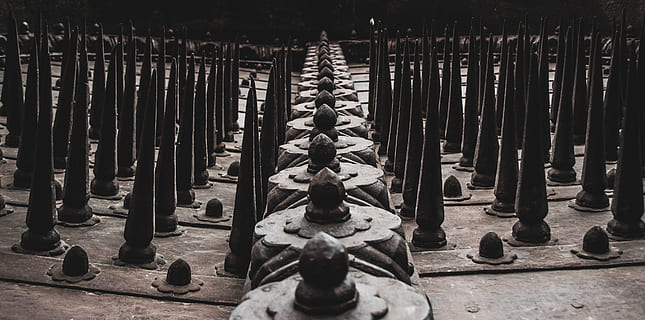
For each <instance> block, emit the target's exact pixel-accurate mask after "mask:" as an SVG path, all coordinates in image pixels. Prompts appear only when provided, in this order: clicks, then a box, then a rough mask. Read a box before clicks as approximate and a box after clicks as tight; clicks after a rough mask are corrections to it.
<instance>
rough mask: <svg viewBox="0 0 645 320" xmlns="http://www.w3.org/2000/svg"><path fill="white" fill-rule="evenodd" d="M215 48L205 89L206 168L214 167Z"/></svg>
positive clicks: (215, 143)
mask: <svg viewBox="0 0 645 320" xmlns="http://www.w3.org/2000/svg"><path fill="white" fill-rule="evenodd" d="M216 66H217V48H215V49H214V50H213V53H212V56H211V67H210V70H209V72H208V79H207V80H206V82H207V85H208V86H207V88H206V156H207V157H208V167H209V168H210V167H213V166H215V164H216V162H217V160H216V158H217V156H216V147H217V140H216V133H215V132H216V131H217V130H216V117H215V113H216V111H215V105H216V102H215V99H216V93H215V92H216V91H217V68H216Z"/></svg>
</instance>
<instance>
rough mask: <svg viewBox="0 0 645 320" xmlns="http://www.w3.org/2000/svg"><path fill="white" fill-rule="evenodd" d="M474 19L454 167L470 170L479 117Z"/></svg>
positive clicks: (469, 39) (471, 25)
mask: <svg viewBox="0 0 645 320" xmlns="http://www.w3.org/2000/svg"><path fill="white" fill-rule="evenodd" d="M473 20H474V19H471V22H470V34H469V36H468V70H467V73H466V102H465V106H464V137H463V142H462V145H461V158H460V159H459V164H458V165H457V167H456V169H459V170H467V171H472V170H473V169H472V167H473V158H474V157H475V146H476V145H477V134H478V131H479V117H478V111H477V103H478V102H477V100H478V99H479V93H478V89H479V88H478V86H479V70H478V67H479V66H478V64H479V61H478V58H477V49H476V43H475V36H474V34H473V24H474V21H473Z"/></svg>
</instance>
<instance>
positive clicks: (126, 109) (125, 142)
mask: <svg viewBox="0 0 645 320" xmlns="http://www.w3.org/2000/svg"><path fill="white" fill-rule="evenodd" d="M129 29H130V31H129V32H128V47H127V62H126V67H125V86H124V88H123V105H122V106H121V110H119V111H120V114H119V121H118V122H119V123H118V126H119V131H118V133H117V142H116V143H117V150H118V152H117V177H120V178H130V177H134V171H135V168H134V160H135V145H134V142H135V140H134V137H135V122H134V121H135V103H136V102H135V95H136V81H137V69H136V68H137V44H136V42H135V40H134V34H133V32H134V31H133V29H134V28H133V26H132V23H130V25H129ZM146 50H147V49H146ZM144 66H145V61H144ZM145 77H146V76H144V68H142V70H141V82H140V89H139V99H138V103H140V104H142V103H143V99H142V98H141V92H142V91H143V89H141V88H143V86H144V81H145ZM138 109H142V108H140V107H139V108H138ZM137 111H138V112H139V113H143V112H142V111H141V110H137ZM138 118H139V117H137V119H138ZM139 129H140V128H139ZM138 133H139V131H137V134H138Z"/></svg>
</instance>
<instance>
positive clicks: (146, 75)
mask: <svg viewBox="0 0 645 320" xmlns="http://www.w3.org/2000/svg"><path fill="white" fill-rule="evenodd" d="M135 53H136V51H135ZM140 72H141V76H140V77H139V92H138V93H137V107H136V111H135V115H136V123H135V132H136V134H135V138H134V141H135V146H136V148H135V149H136V151H137V154H138V153H139V149H140V148H141V132H143V118H144V117H145V114H144V110H145V108H146V107H147V105H148V103H147V101H146V99H147V98H148V97H147V96H148V94H147V90H148V87H149V86H150V84H149V83H150V74H151V72H152V37H151V36H150V30H148V35H147V37H146V47H145V48H144V49H143V62H142V64H141V70H140ZM155 108H156V107H155ZM119 110H121V109H119ZM155 121H156V119H155Z"/></svg>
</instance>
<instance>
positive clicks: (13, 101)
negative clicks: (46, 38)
mask: <svg viewBox="0 0 645 320" xmlns="http://www.w3.org/2000/svg"><path fill="white" fill-rule="evenodd" d="M8 29H9V34H8V35H7V49H6V50H7V58H6V62H5V63H6V64H5V65H6V67H5V74H4V79H5V80H4V83H3V84H4V85H5V86H7V88H6V89H4V93H5V96H4V97H3V101H2V103H3V106H6V107H5V109H6V111H7V130H9V133H8V134H7V136H6V137H5V145H6V146H7V147H11V148H16V147H18V146H19V145H20V135H21V134H22V117H23V91H22V75H21V73H22V72H21V69H20V46H19V45H18V27H17V26H16V18H15V17H14V16H13V13H12V14H11V19H9V27H8Z"/></svg>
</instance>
